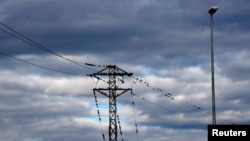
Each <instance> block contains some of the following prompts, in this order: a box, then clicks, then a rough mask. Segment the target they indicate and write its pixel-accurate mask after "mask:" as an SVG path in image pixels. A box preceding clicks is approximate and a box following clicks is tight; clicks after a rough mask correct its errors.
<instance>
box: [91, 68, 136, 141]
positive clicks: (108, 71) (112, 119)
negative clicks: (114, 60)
mask: <svg viewBox="0 0 250 141" xmlns="http://www.w3.org/2000/svg"><path fill="white" fill-rule="evenodd" d="M132 75H133V73H128V72H126V71H124V70H122V69H120V68H119V67H117V66H116V65H108V66H106V67H105V68H104V69H103V70H101V71H99V72H96V73H93V74H90V75H89V76H91V77H96V78H98V79H99V77H98V76H108V78H109V80H108V82H107V83H108V88H94V89H93V92H94V94H95V93H96V92H98V93H100V94H103V95H104V96H106V97H108V98H109V141H117V133H118V131H117V105H116V104H117V103H116V98H117V97H118V96H120V95H122V94H124V93H126V92H127V91H131V92H132V89H131V88H119V87H118V86H117V85H116V77H117V76H122V77H123V76H132Z"/></svg>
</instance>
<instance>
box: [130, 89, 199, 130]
mask: <svg viewBox="0 0 250 141" xmlns="http://www.w3.org/2000/svg"><path fill="white" fill-rule="evenodd" d="M132 95H133V96H135V97H137V98H139V99H141V100H143V101H145V102H147V103H150V104H152V105H154V106H157V107H159V108H161V109H164V110H167V111H168V112H171V113H176V111H174V110H172V109H169V108H166V107H164V106H162V105H159V104H156V103H154V102H151V101H149V100H147V99H146V98H144V97H140V96H137V95H135V94H134V93H132ZM182 117H183V118H186V119H188V120H191V121H193V122H195V123H196V124H197V125H199V126H201V125H204V124H203V123H200V122H198V121H195V120H193V119H191V118H187V117H184V116H182ZM201 127H204V126H201Z"/></svg>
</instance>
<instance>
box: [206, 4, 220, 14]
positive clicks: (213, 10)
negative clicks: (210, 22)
mask: <svg viewBox="0 0 250 141" xmlns="http://www.w3.org/2000/svg"><path fill="white" fill-rule="evenodd" d="M218 9H219V7H217V6H212V7H211V8H210V9H209V10H208V13H209V14H211V15H213V14H214V13H215V12H216V11H217V10H218Z"/></svg>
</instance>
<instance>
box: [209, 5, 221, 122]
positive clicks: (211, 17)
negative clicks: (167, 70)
mask: <svg viewBox="0 0 250 141" xmlns="http://www.w3.org/2000/svg"><path fill="white" fill-rule="evenodd" d="M218 9H219V8H218V7H217V6H212V7H211V8H210V9H209V10H208V13H209V14H210V28H211V78H212V123H213V125H215V124H216V112H215V90H214V40H213V14H214V13H215V12H216V11H217V10H218Z"/></svg>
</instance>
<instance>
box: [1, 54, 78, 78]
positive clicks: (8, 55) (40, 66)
mask: <svg viewBox="0 0 250 141" xmlns="http://www.w3.org/2000/svg"><path fill="white" fill-rule="evenodd" d="M0 54H2V55H4V56H7V57H10V58H12V59H15V60H18V61H21V62H24V63H27V64H30V65H33V66H36V67H39V68H43V69H47V70H50V71H54V72H59V73H63V74H70V75H79V76H80V74H75V73H70V72H64V71H60V70H56V69H52V68H49V67H45V66H42V65H37V64H35V63H31V62H29V61H26V60H23V59H20V58H17V57H15V56H12V55H10V54H7V53H5V52H2V51H0Z"/></svg>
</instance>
